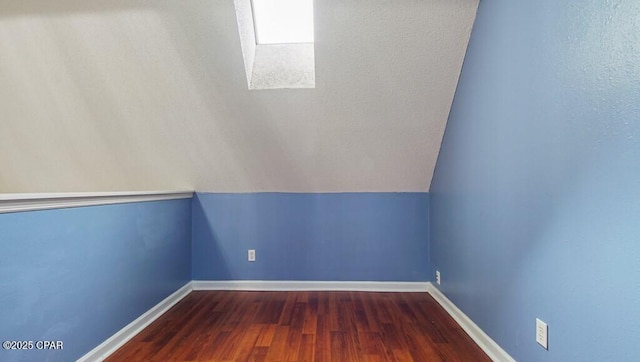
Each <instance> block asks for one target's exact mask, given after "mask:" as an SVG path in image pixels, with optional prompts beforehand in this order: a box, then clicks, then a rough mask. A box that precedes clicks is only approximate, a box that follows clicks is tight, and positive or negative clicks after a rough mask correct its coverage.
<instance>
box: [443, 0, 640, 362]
mask: <svg viewBox="0 0 640 362" xmlns="http://www.w3.org/2000/svg"><path fill="white" fill-rule="evenodd" d="M638 14H640V2H638V1H600V0H588V1H557V0H539V1H513V0H482V1H481V2H480V7H479V10H478V15H477V19H476V23H475V26H474V29H473V33H472V36H471V41H470V45H469V48H468V51H467V56H466V59H465V62H464V67H463V71H462V74H461V78H460V82H459V85H458V89H457V92H456V96H455V100H454V103H453V107H452V111H451V115H450V118H449V123H448V126H447V130H446V133H445V138H444V141H443V145H442V150H441V152H440V158H439V161H438V164H437V167H436V171H435V176H434V180H433V183H432V185H431V190H430V197H431V205H430V207H431V209H430V211H431V231H432V233H431V252H432V265H433V268H434V269H436V268H437V269H439V270H440V271H441V272H442V287H441V289H442V291H444V293H445V294H446V295H447V296H448V297H449V298H450V299H451V300H452V301H453V302H454V303H455V304H456V305H457V306H459V307H460V308H461V309H462V310H463V311H464V312H465V313H466V314H467V315H469V316H470V317H471V318H472V319H473V320H474V321H475V322H476V323H477V324H479V326H480V327H481V328H483V329H484V330H485V331H486V332H487V333H488V334H489V335H490V336H491V337H493V338H494V339H495V340H496V341H497V342H498V343H499V344H500V345H501V346H502V347H503V348H505V349H506V350H507V352H509V353H510V354H511V355H512V356H513V357H514V358H516V359H517V360H520V361H638V360H640V345H639V344H638V341H640V16H639V15H638ZM536 317H539V318H541V319H543V320H545V321H546V322H548V324H549V350H548V351H545V350H544V349H542V348H541V347H539V346H538V345H537V344H536V342H535V318H536Z"/></svg>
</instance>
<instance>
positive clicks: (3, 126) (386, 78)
mask: <svg viewBox="0 0 640 362" xmlns="http://www.w3.org/2000/svg"><path fill="white" fill-rule="evenodd" d="M477 3H478V0H393V1H391V0H366V1H364V0H361V1H354V0H316V1H315V22H316V23H315V37H316V45H315V47H316V48H315V57H316V88H315V89H293V90H262V91H256V90H252V91H250V90H248V89H247V81H246V77H245V69H244V64H243V59H242V52H241V49H240V40H239V36H238V29H237V26H236V19H235V11H234V6H233V1H231V0H227V1H222V0H186V1H175V0H149V1H79V0H74V1H71V0H64V1H60V0H59V1H55V2H54V1H51V2H42V1H36V0H28V1H24V0H23V1H20V0H12V1H2V2H0V192H41V191H42V192H63V191H112V190H150V189H196V190H199V191H213V192H258V191H283V192H346V191H356V192H357V191H427V190H428V187H429V184H430V181H431V176H432V173H433V168H434V165H435V162H436V158H437V155H438V151H439V148H440V141H441V138H442V133H443V131H444V127H445V124H446V119H447V116H448V113H449V108H450V105H451V101H452V98H453V93H454V89H455V86H456V83H457V80H458V76H459V74H460V67H461V64H462V59H463V56H464V52H465V50H466V46H467V42H468V38H469V34H470V31H471V26H472V23H473V20H474V17H475V11H476V7H477Z"/></svg>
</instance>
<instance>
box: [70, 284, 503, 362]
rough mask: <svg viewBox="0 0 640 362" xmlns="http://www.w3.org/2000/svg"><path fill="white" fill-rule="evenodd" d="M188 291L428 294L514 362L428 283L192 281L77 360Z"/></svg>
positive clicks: (118, 343)
mask: <svg viewBox="0 0 640 362" xmlns="http://www.w3.org/2000/svg"><path fill="white" fill-rule="evenodd" d="M192 290H242V291H311V290H313V291H365V292H428V293H429V294H430V295H431V296H432V297H433V298H434V299H435V300H436V301H437V302H438V304H440V305H441V306H442V307H443V308H444V310H445V311H446V312H447V313H448V314H449V315H450V316H451V317H452V318H453V319H454V320H455V321H456V322H457V323H458V324H459V325H460V327H461V328H462V329H463V330H464V331H465V332H466V333H467V334H468V335H469V336H470V337H471V339H473V340H474V342H475V343H476V344H477V345H478V346H479V347H480V348H482V350H483V351H484V352H485V353H486V354H487V355H488V356H489V358H491V359H492V360H493V361H507V362H511V361H513V362H515V360H514V359H513V358H512V357H511V356H510V355H509V354H508V353H507V352H506V351H504V350H503V349H502V348H501V347H500V346H499V345H498V344H497V343H496V342H495V341H494V340H493V339H491V337H489V336H488V335H487V334H486V333H485V332H484V331H483V330H482V329H481V328H480V327H478V325H476V324H475V323H474V322H473V321H472V320H471V319H470V318H469V317H467V315H466V314H464V313H463V312H462V311H461V310H460V309H459V308H458V307H456V305H455V304H453V302H451V301H450V300H449V299H448V298H447V297H446V296H445V295H444V294H442V292H440V290H438V288H436V287H435V286H433V285H432V284H431V283H430V282H369V281H357V282H353V281H348V282H347V281H337V282H336V281H332V282H329V281H279V280H278V281H276V280H225V281H214V280H194V281H191V282H189V283H187V284H185V285H184V286H183V287H182V288H180V289H178V290H177V291H175V292H174V293H173V294H171V295H170V296H168V297H167V298H165V299H164V300H162V301H161V302H160V303H158V304H157V305H155V306H154V307H153V308H151V309H150V310H148V311H147V312H145V313H144V314H143V315H141V316H140V317H138V318H137V319H136V320H134V321H133V322H131V323H129V324H128V325H127V326H125V327H124V328H122V329H121V330H120V331H118V332H116V333H115V334H114V335H113V336H111V337H110V338H109V339H107V340H106V341H104V342H102V343H101V344H100V345H98V346H97V347H95V348H94V349H92V350H91V351H90V352H89V353H87V354H85V355H84V356H82V357H81V358H80V359H78V362H89V361H102V360H104V359H105V358H107V357H108V356H109V355H111V354H112V353H113V352H115V351H116V350H118V348H120V347H122V346H123V345H124V344H125V343H127V342H128V341H129V340H130V339H132V338H133V337H135V336H136V335H137V334H138V333H140V331H142V330H143V329H144V328H146V327H147V326H148V325H149V324H151V323H152V322H153V321H155V320H156V319H158V318H159V317H160V316H161V315H163V314H164V313H165V312H166V311H167V310H169V309H170V308H171V307H173V306H174V305H175V304H176V303H178V302H179V301H181V300H182V299H183V298H184V297H186V296H187V295H188V294H189V293H190V292H191V291H192Z"/></svg>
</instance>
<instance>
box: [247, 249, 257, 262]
mask: <svg viewBox="0 0 640 362" xmlns="http://www.w3.org/2000/svg"><path fill="white" fill-rule="evenodd" d="M247 254H248V258H247V259H248V260H249V261H256V251H255V249H249V252H248V253H247Z"/></svg>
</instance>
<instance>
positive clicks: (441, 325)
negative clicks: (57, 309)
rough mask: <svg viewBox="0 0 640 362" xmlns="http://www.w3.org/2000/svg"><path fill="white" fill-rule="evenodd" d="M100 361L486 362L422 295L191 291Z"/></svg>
mask: <svg viewBox="0 0 640 362" xmlns="http://www.w3.org/2000/svg"><path fill="white" fill-rule="evenodd" d="M107 361H111V362H113V361H163V362H164V361H489V358H488V357H487V356H486V355H485V354H484V353H483V352H482V350H481V349H480V348H479V347H478V346H477V345H476V344H475V343H474V342H473V341H472V340H471V338H470V337H469V336H468V335H467V334H465V332H464V331H463V330H462V329H461V328H460V327H459V326H458V325H457V324H456V323H455V322H454V321H453V319H451V317H450V316H449V315H448V314H447V313H446V312H445V311H444V310H443V309H442V307H440V305H439V304H438V303H437V302H436V301H435V300H434V299H433V298H432V297H431V296H430V295H429V294H428V293H365V292H226V291H194V292H192V293H191V294H189V295H188V296H187V297H185V298H184V299H183V300H182V301H181V302H179V303H178V304H176V305H175V306H174V307H173V308H171V309H170V310H169V311H168V312H167V313H165V314H164V315H163V316H162V317H160V318H159V319H158V320H156V321H155V322H154V323H152V324H151V325H150V326H149V327H147V328H146V329H145V330H143V331H142V332H141V333H140V334H138V335H137V336H136V337H135V338H133V339H132V340H131V341H129V342H128V343H127V344H125V345H124V346H123V347H122V348H120V349H119V350H118V351H116V352H115V353H114V354H113V355H111V357H110V358H109V359H107Z"/></svg>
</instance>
